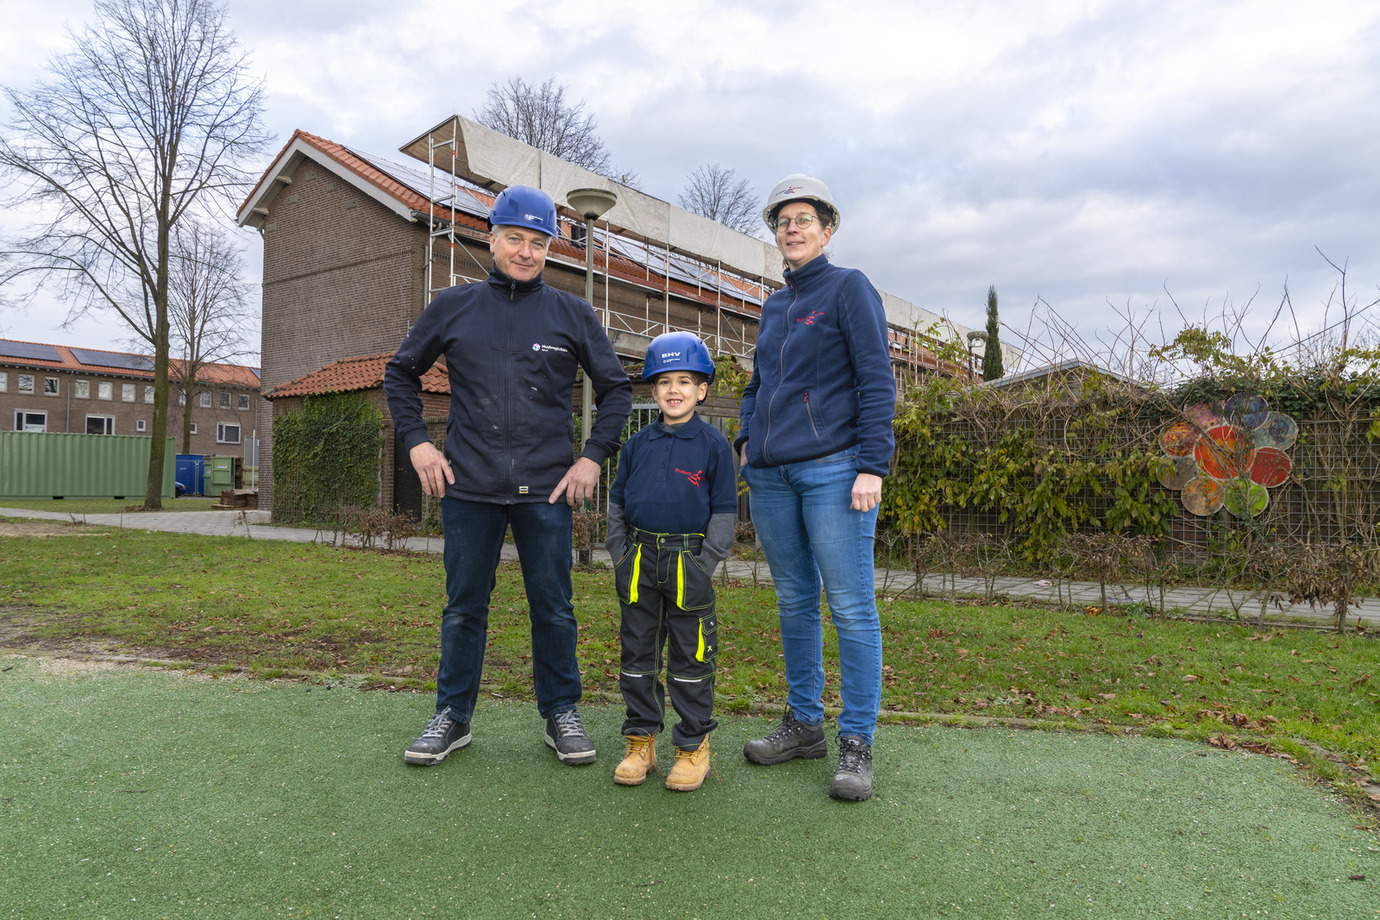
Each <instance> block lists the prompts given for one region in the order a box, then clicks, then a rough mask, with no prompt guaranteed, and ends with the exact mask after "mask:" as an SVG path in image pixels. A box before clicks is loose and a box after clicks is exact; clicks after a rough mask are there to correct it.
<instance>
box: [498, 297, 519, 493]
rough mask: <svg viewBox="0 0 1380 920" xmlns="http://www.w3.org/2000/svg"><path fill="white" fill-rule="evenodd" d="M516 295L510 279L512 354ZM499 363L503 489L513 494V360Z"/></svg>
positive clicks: (506, 335)
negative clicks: (501, 405)
mask: <svg viewBox="0 0 1380 920" xmlns="http://www.w3.org/2000/svg"><path fill="white" fill-rule="evenodd" d="M516 295H517V282H516V281H509V282H508V303H509V304H510V306H509V307H508V309H506V310H504V311H503V351H504V354H505V355H511V354H512V353H513V308H512V306H511V304H512V302H513V298H514V297H515V296H516ZM499 364H500V366H501V367H502V368H503V387H502V390H501V392H502V394H503V395H502V399H501V402H502V404H503V474H502V475H503V484H504V490H503V491H504V494H505V495H512V494H513V493H514V492H516V491H517V483H515V482H513V445H512V441H511V438H512V434H511V432H512V430H513V419H512V410H513V407H512V405H511V402H510V400H509V396H510V394H511V393H512V392H513V387H512V374H513V368H512V364H513V362H512V361H510V360H504V361H500V362H499Z"/></svg>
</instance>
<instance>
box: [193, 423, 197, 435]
mask: <svg viewBox="0 0 1380 920" xmlns="http://www.w3.org/2000/svg"><path fill="white" fill-rule="evenodd" d="M192 434H196V422H192Z"/></svg>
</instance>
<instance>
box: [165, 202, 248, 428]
mask: <svg viewBox="0 0 1380 920" xmlns="http://www.w3.org/2000/svg"><path fill="white" fill-rule="evenodd" d="M240 275H241V258H240V249H239V247H238V246H236V245H235V243H234V241H233V240H232V239H231V238H230V236H229V234H227V233H226V232H225V231H224V230H223V229H221V228H220V227H219V226H216V225H214V224H210V223H207V222H204V221H189V222H187V223H186V224H180V225H178V227H177V228H176V229H175V230H174V231H173V263H172V275H171V277H170V279H169V284H168V325H169V343H168V344H169V352H170V355H171V357H172V358H173V359H174V360H172V361H170V362H169V368H168V371H169V375H170V378H171V380H170V383H171V385H173V386H175V387H176V389H177V391H178V393H180V394H181V397H182V399H181V402H182V405H183V407H184V408H183V412H182V433H181V439H182V453H184V454H189V453H191V452H192V410H191V407H192V397H193V396H194V395H195V391H196V386H197V384H198V383H199V382H204V381H203V379H202V378H203V377H204V376H205V371H206V369H207V368H208V367H209V366H210V365H213V364H225V363H229V362H232V361H235V360H237V359H240V358H242V357H243V356H244V354H245V345H246V332H247V327H248V326H249V324H250V322H251V317H250V313H249V308H248V297H249V291H248V288H247V285H245V283H244V281H243V280H241V277H240Z"/></svg>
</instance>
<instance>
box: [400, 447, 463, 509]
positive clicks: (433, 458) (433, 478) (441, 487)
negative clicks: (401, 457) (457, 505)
mask: <svg viewBox="0 0 1380 920" xmlns="http://www.w3.org/2000/svg"><path fill="white" fill-rule="evenodd" d="M407 456H408V457H409V458H410V459H411V460H412V468H413V469H414V470H416V471H417V475H418V476H419V477H420V478H421V480H422V492H424V493H425V494H427V495H434V496H435V497H437V498H440V497H441V496H443V495H445V494H446V486H447V485H454V484H455V473H453V472H451V468H450V461H449V460H447V459H446V455H445V454H443V453H441V452H440V451H439V450H437V449H436V445H435V444H432V443H431V442H430V441H423V442H422V443H420V444H418V445H417V446H416V447H414V448H412V449H411V450H410V451H408V452H407Z"/></svg>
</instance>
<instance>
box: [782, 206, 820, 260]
mask: <svg viewBox="0 0 1380 920" xmlns="http://www.w3.org/2000/svg"><path fill="white" fill-rule="evenodd" d="M797 217H806V218H811V220H810V224H809V226H807V227H802V226H800V224H798V223H796V220H795V219H796V218H797ZM833 235H834V228H833V227H825V226H824V222H823V221H822V220H820V219H819V213H818V212H817V211H815V206H814V205H812V204H810V203H809V202H808V201H788V202H786V203H785V204H783V205H782V206H781V209H780V210H779V211H777V212H776V248H777V249H780V250H781V255H782V257H783V258H784V259H785V260H786V264H787V265H789V266H790V267H791V270H792V271H794V270H796V269H799V268H802V267H804V266H805V265H806V264H807V263H809V262H810V261H812V260H814V259H815V258H818V256H819V255H820V253H822V252H824V246H825V244H826V243H828V242H829V237H831V236H833Z"/></svg>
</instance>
